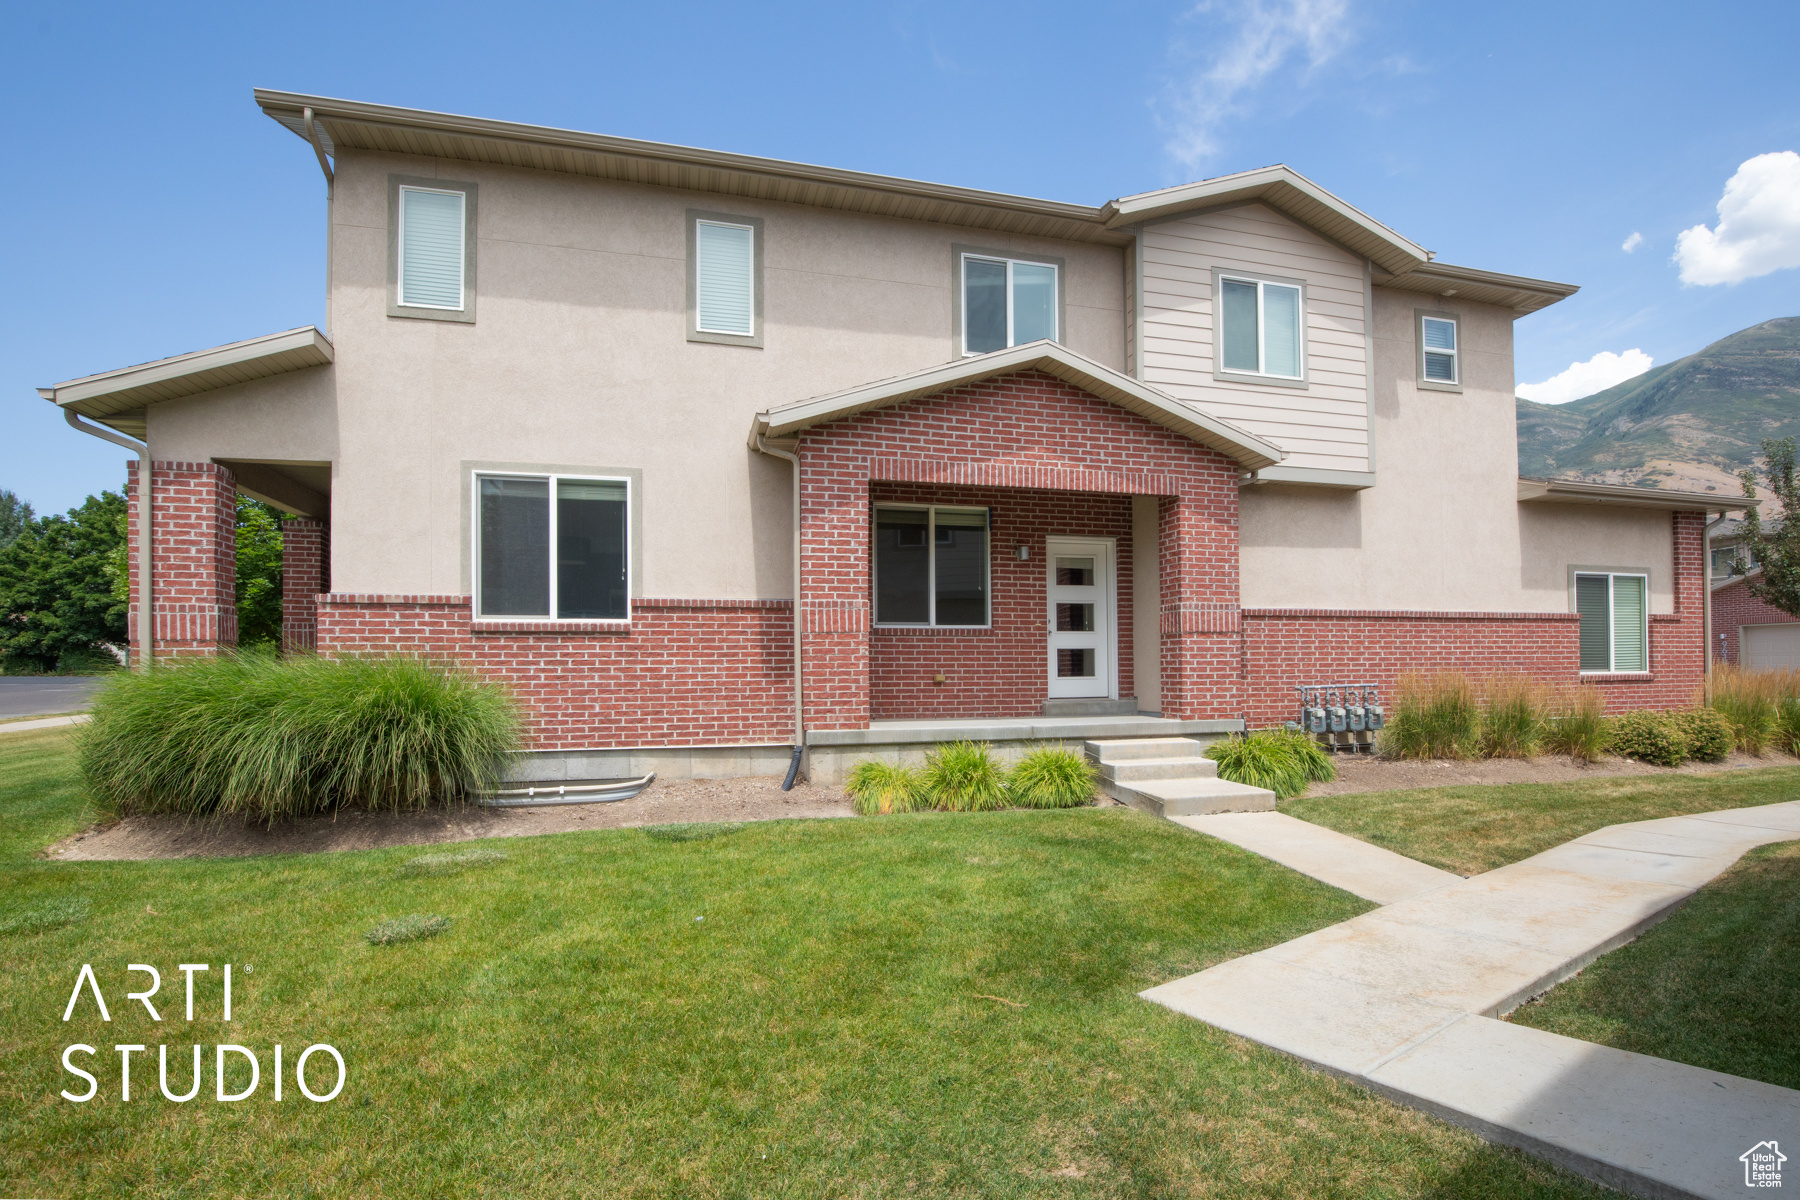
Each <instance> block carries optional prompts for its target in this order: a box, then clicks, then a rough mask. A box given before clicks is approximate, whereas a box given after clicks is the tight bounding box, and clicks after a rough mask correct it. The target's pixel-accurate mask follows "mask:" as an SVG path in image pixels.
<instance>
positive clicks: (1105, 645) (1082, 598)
mask: <svg viewBox="0 0 1800 1200" xmlns="http://www.w3.org/2000/svg"><path fill="white" fill-rule="evenodd" d="M1047 550H1048V553H1047V554H1046V555H1045V557H1046V558H1047V559H1048V560H1049V562H1048V566H1049V571H1048V573H1047V574H1048V579H1047V580H1046V581H1045V582H1046V585H1047V586H1046V591H1047V592H1048V595H1047V597H1046V598H1047V601H1048V605H1049V611H1048V613H1047V614H1046V616H1047V618H1048V619H1047V621H1046V625H1047V627H1048V630H1049V637H1048V640H1049V646H1048V650H1049V661H1048V663H1047V664H1046V665H1047V666H1048V668H1049V669H1048V672H1047V673H1048V676H1049V689H1048V690H1049V694H1050V696H1051V697H1052V698H1092V699H1098V698H1102V697H1106V696H1108V695H1110V694H1111V690H1112V682H1113V681H1112V674H1113V672H1112V666H1111V662H1110V659H1109V655H1110V653H1111V626H1110V622H1111V619H1112V616H1111V614H1112V603H1113V597H1112V586H1113V584H1112V577H1111V576H1112V572H1111V563H1112V546H1111V545H1110V544H1109V543H1107V542H1103V541H1100V540H1098V539H1093V538H1086V539H1073V538H1071V539H1066V540H1065V539H1057V538H1052V539H1049V545H1048V547H1047Z"/></svg>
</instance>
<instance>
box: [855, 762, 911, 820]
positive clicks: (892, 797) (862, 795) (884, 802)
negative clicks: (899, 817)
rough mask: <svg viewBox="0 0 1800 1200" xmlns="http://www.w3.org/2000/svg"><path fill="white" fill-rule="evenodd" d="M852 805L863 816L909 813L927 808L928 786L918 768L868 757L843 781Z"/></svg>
mask: <svg viewBox="0 0 1800 1200" xmlns="http://www.w3.org/2000/svg"><path fill="white" fill-rule="evenodd" d="M844 790H845V791H846V792H848V793H849V794H850V804H851V807H853V808H854V809H855V810H856V814H857V815H858V816H861V817H873V816H877V815H884V814H887V813H909V812H914V811H916V810H918V809H920V808H924V807H926V803H925V784H924V780H923V779H921V778H920V775H919V771H918V769H917V768H916V767H901V766H896V765H894V764H893V763H884V762H879V761H877V760H875V759H872V758H866V759H864V760H863V761H862V762H859V763H857V764H856V765H855V766H854V767H851V768H850V777H849V779H847V780H845V782H844Z"/></svg>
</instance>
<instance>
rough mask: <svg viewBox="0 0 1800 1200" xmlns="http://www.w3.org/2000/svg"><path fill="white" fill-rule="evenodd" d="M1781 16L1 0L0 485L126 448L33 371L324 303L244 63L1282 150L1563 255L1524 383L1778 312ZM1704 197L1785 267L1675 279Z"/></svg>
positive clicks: (1404, 204)
mask: <svg viewBox="0 0 1800 1200" xmlns="http://www.w3.org/2000/svg"><path fill="white" fill-rule="evenodd" d="M422 14H423V15H428V16H429V18H430V20H429V21H425V20H422V19H421V16H422ZM1797 44H1800V4H1794V3H1792V0H1749V2H1743V3H1727V4H1718V5H1694V4H1673V3H1662V4H1656V3H1648V4H1647V3H1641V2H1639V3H1569V2H1568V0H1559V2H1556V3H1508V4H1488V5H1470V4H1443V3H1420V2H1414V0H1391V2H1381V0H1267V2H1263V3H1242V2H1239V3H1202V4H1195V3H1192V2H1191V0H1190V2H1187V3H1164V2H1154V3H1153V2H1149V0H1141V2H1140V0H1114V2H1111V3H1106V2H1098V3H1089V4H1072V3H1060V2H1042V3H1034V4H992V5H985V6H973V5H969V4H967V3H950V2H942V3H939V2H913V3H891V4H882V3H866V4H858V5H845V4H819V5H800V4H793V5H742V4H732V5H704V4H685V5H684V4H677V3H664V4H660V5H644V4H630V5H613V4H570V5H554V4H510V5H495V4H485V5H477V4H456V3H440V4H437V5H433V6H430V8H429V10H421V9H420V8H419V7H418V6H417V5H395V4H384V3H380V2H361V3H355V4H345V3H313V4H308V5H303V6H299V7H295V6H293V5H273V4H271V5H241V4H239V5H231V4H210V5H201V4H178V3H164V4H158V5H143V4H132V5H82V4H67V5H62V6H54V7H53V6H48V5H42V4H32V5H27V4H23V3H18V2H16V0H8V2H7V3H5V4H4V5H0V61H4V65H5V68H6V69H5V70H4V72H3V73H0V101H3V103H4V106H5V111H6V112H7V114H8V116H9V118H10V120H9V121H8V155H7V168H8V170H7V172H6V174H7V180H6V183H7V186H6V187H5V188H4V189H0V212H3V214H4V223H3V225H0V228H4V229H6V230H8V231H9V232H8V234H7V236H6V237H5V239H4V240H3V241H0V280H3V281H4V293H3V295H0V305H3V306H4V314H3V319H0V383H3V384H4V389H3V391H0V488H11V489H12V490H14V491H16V492H18V493H19V494H20V495H21V496H23V497H24V498H25V499H27V500H30V501H31V502H32V503H33V504H34V505H36V506H37V507H38V509H39V510H40V511H47V510H60V509H63V508H67V507H69V506H71V505H73V504H76V503H79V502H80V500H81V499H82V497H83V496H85V495H87V494H88V493H89V492H91V491H94V490H97V489H99V488H102V487H117V486H118V485H119V483H120V482H121V480H122V478H123V467H122V463H123V462H124V456H123V455H122V454H121V453H120V452H119V451H117V450H115V449H113V448H111V447H108V446H105V445H104V444H103V443H100V442H98V441H95V440H94V439H91V438H86V437H82V436H81V435H79V434H76V433H74V432H73V431H71V430H69V429H67V428H66V427H65V426H64V425H63V424H62V422H61V420H60V419H59V417H58V414H57V413H56V412H55V411H54V410H53V409H51V407H50V406H49V405H48V404H46V403H45V402H43V401H42V400H40V399H38V398H37V396H36V393H35V392H34V391H33V388H35V387H38V386H42V385H45V384H50V383H54V382H57V381H60V380H63V379H68V378H72V377H75V376H79V375H85V374H89V373H92V372H96V371H102V370H107V369H111V368H114V367H119V366H124V365H127V364H130V363H135V362H142V361H145V360H148V359H153V358H159V357H163V356H165V355H169V354H176V353H181V352H183V351H188V350H195V349H200V348H203V347H206V346H211V345H217V344H220V343H223V342H229V341H234V340H237V339H240V338H246V337H253V336H255V335H258V334H262V333H268V332H272V331H274V330H277V329H284V328H288V327H291V326H294V325H301V324H306V323H309V322H315V321H318V320H320V319H321V316H322V310H323V290H324V214H325V198H324V185H323V181H322V180H321V178H320V176H319V173H318V167H317V165H316V164H315V163H314V162H313V158H312V155H311V152H310V151H309V150H308V149H307V147H306V146H305V144H304V143H302V142H301V141H300V140H298V139H297V138H295V137H293V136H292V135H290V134H288V133H287V132H285V131H284V130H282V129H281V128H279V127H278V126H276V125H275V124H274V123H273V122H272V121H270V120H268V119H267V118H265V117H264V116H262V115H261V113H260V112H259V111H258V110H257V109H256V107H255V105H254V104H253V103H252V102H251V98H250V89H251V88H252V87H257V86H261V87H273V88H282V89H288V90H293V91H303V92H313V93H318V94H324V95H331V96H341V97H349V98H354V99H359V100H368V101H374V102H378V103H387V104H399V105H407V106H412V107H419V108H430V109H439V110H444V111H449V112H459V113H471V114H475V115H479V116H485V117H494V118H500V119H507V120H517V121H527V122H533V123H539V124H547V125H560V126H566V127H572V128H577V129H586V130H595V131H599V132H606V133H614V134H620V135H624V136H629V137H640V138H650V139H656V140H662V141H670V142H679V143H684V144H688V145H694V146H705V147H712V148H718V149H727V150H735V151H742V152H746V153H752V154H763V155H770V156H774V157H779V158H789V159H798V160H802V161H807V162H816V163H825V164H829V165H833V166H841V167H851V168H857V169H861V170H867V171H877V172H882V173H887V174H894V175H903V176H911V177H914V178H919V179H928V180H936V181H942V182H948V183H956V184H963V185H968V186H973V187H981V188H991V189H995V190H999V191H1008V192H1017V193H1022V194H1026V195H1032V196H1043V197H1049V198H1052V199H1058V200H1068V201H1077V202H1082V203H1090V204H1098V203H1100V202H1103V201H1105V200H1107V199H1109V198H1111V197H1114V196H1120V195H1128V194H1131V193H1134V192H1140V191H1145V190H1149V189H1151V188H1156V187H1162V186H1166V185H1169V184H1173V183H1178V182H1182V181H1184V180H1187V179H1192V178H1201V177H1204V176H1208V175H1217V174H1223V173H1226V172H1230V171H1235V170H1241V169H1244V168H1248V167H1254V166H1261V165H1263V164H1267V163H1272V162H1286V163H1288V164H1290V165H1291V166H1293V167H1295V168H1296V169H1298V170H1300V171H1302V172H1304V173H1305V174H1307V175H1309V176H1311V177H1312V178H1313V179H1315V180H1317V181H1318V182H1319V183H1320V184H1322V185H1323V186H1325V187H1327V188H1329V189H1330V190H1332V191H1334V192H1336V193H1337V194H1338V195H1340V196H1343V197H1344V198H1345V199H1347V200H1349V201H1350V202H1351V203H1353V204H1355V205H1357V206H1359V207H1361V208H1363V209H1364V210H1366V211H1368V212H1369V213H1371V214H1373V215H1374V216H1375V217H1377V218H1378V219H1380V220H1382V221H1384V222H1386V223H1387V224H1389V225H1391V226H1393V227H1394V228H1396V229H1398V230H1400V231H1401V232H1403V233H1405V234H1407V235H1408V236H1410V237H1412V238H1413V239H1415V240H1416V241H1419V242H1421V243H1423V244H1424V245H1426V246H1428V247H1430V248H1431V249H1433V250H1435V251H1437V252H1438V255H1439V257H1440V258H1442V259H1444V260H1445V261H1448V262H1454V263H1459V264H1464V265H1469V266H1476V267H1484V268H1488V269H1491V270H1498V271H1507V272H1513V273H1517V274H1523V275H1535V276H1540V277H1544V278H1550V279H1558V280H1566V281H1569V282H1572V283H1578V284H1581V285H1582V289H1583V290H1582V291H1581V293H1580V294H1579V295H1577V296H1576V297H1574V298H1573V299H1571V300H1568V301H1565V302H1563V303H1561V304H1558V305H1556V306H1555V307H1554V308H1552V309H1550V310H1549V311H1547V312H1543V313H1539V314H1536V315H1534V316H1531V317H1528V318H1526V319H1524V320H1522V321H1520V322H1519V324H1518V327H1517V332H1518V376H1519V380H1520V382H1521V383H1522V384H1528V383H1533V382H1538V381H1543V380H1546V379H1549V378H1550V377H1552V376H1555V375H1557V374H1558V373H1559V372H1562V371H1563V370H1564V369H1565V368H1567V367H1568V366H1569V365H1570V364H1571V363H1575V362H1587V361H1589V360H1591V359H1593V358H1594V356H1595V355H1597V354H1601V353H1610V354H1615V355H1626V353H1627V352H1628V351H1632V350H1636V351H1638V352H1639V354H1640V355H1641V356H1647V357H1648V358H1650V359H1652V360H1654V361H1655V362H1657V363H1662V362H1667V361H1669V360H1671V359H1673V358H1678V357H1680V356H1682V355H1684V354H1688V353H1691V352H1693V351H1694V350H1697V349H1699V348H1700V347H1701V346H1703V345H1705V344H1706V343H1708V342H1710V341H1712V340H1714V339H1716V338H1718V337H1721V336H1723V335H1725V334H1728V333H1731V332H1733V331H1735V330H1737V329H1740V328H1743V327H1744V326H1746V325H1750V324H1753V323H1755V322H1757V321H1762V320H1766V319H1768V318H1770V317H1777V316H1793V315H1796V314H1800V182H1796V181H1797V180H1800V174H1797V172H1800V159H1795V160H1792V162H1791V164H1790V160H1789V159H1788V158H1786V157H1777V158H1762V157H1760V156H1768V155H1782V154H1784V153H1785V154H1792V153H1794V152H1796V151H1800V89H1797V88H1796V87H1795V86H1794V68H1793V64H1792V57H1791V56H1792V49H1793V47H1794V46H1795V45H1797ZM1751 160H1757V161H1758V163H1760V164H1761V166H1760V168H1758V170H1756V171H1747V172H1746V175H1745V176H1743V177H1742V182H1741V185H1740V188H1739V192H1740V196H1739V200H1740V202H1741V203H1740V208H1741V210H1742V211H1741V212H1738V213H1737V214H1736V215H1735V216H1733V217H1732V218H1731V221H1732V224H1731V226H1730V228H1729V229H1721V228H1720V224H1721V217H1720V214H1719V211H1718V205H1719V203H1720V199H1721V196H1722V194H1723V193H1724V191H1725V188H1726V184H1727V181H1728V180H1731V179H1732V178H1733V176H1734V175H1737V173H1738V171H1739V168H1740V166H1741V165H1742V164H1745V163H1747V162H1750V161H1751ZM1790 165H1791V167H1792V169H1790ZM1697 226H1706V227H1707V230H1706V232H1705V233H1704V235H1703V236H1701V235H1696V236H1697V237H1698V239H1699V240H1693V241H1692V244H1691V246H1690V251H1689V255H1688V264H1687V267H1686V273H1687V274H1688V275H1689V277H1690V278H1706V277H1719V278H1726V277H1733V276H1735V275H1741V274H1743V273H1744V272H1745V271H1746V270H1754V269H1756V264H1759V263H1760V264H1762V265H1767V264H1768V263H1770V262H1773V261H1784V262H1790V263H1793V264H1796V265H1790V266H1789V267H1787V268H1785V269H1780V270H1773V271H1770V272H1768V273H1765V274H1761V275H1759V276H1756V277H1753V278H1745V279H1742V280H1741V281H1740V282H1729V283H1727V282H1720V283H1690V284H1684V283H1683V282H1682V274H1683V267H1681V266H1678V265H1677V264H1676V263H1675V262H1673V261H1672V256H1673V255H1674V254H1675V252H1676V248H1677V238H1678V236H1679V235H1680V234H1681V233H1682V231H1684V230H1692V229H1694V228H1695V227H1697ZM1634 233H1636V234H1638V235H1640V237H1641V239H1642V240H1641V244H1638V245H1637V246H1636V248H1635V249H1634V250H1633V251H1631V252H1629V253H1627V252H1626V251H1624V250H1623V249H1621V246H1622V245H1623V243H1624V242H1625V241H1626V240H1627V239H1628V238H1629V237H1630V235H1632V234H1634ZM1747 238H1760V240H1752V241H1746V240H1745V239H1747ZM1734 239H1735V240H1734ZM1746 262H1748V263H1750V264H1752V265H1751V266H1750V267H1745V266H1744V265H1743V264H1744V263H1746ZM1734 263H1735V264H1736V265H1735V266H1734V265H1733V264H1734ZM1632 361H1640V362H1641V360H1632Z"/></svg>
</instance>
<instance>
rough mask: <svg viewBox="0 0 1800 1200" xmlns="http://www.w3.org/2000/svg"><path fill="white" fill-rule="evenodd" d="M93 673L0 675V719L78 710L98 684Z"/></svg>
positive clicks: (98, 677)
mask: <svg viewBox="0 0 1800 1200" xmlns="http://www.w3.org/2000/svg"><path fill="white" fill-rule="evenodd" d="M101 682H102V677H100V676H96V675H46V676H26V677H17V676H5V677H0V720H4V719H6V718H7V717H30V716H36V715H37V714H38V713H66V712H79V711H81V710H82V709H84V708H86V707H87V706H88V697H89V696H91V695H93V693H94V689H95V688H97V687H99V686H100V684H101Z"/></svg>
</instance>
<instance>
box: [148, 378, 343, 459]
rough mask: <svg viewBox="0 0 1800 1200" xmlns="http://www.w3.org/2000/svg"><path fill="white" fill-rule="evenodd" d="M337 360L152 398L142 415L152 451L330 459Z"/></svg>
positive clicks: (334, 451) (177, 455) (159, 454)
mask: <svg viewBox="0 0 1800 1200" xmlns="http://www.w3.org/2000/svg"><path fill="white" fill-rule="evenodd" d="M334 372H335V367H331V366H324V367H308V368H307V369H306V370H304V371H295V372H293V373H292V374H289V375H273V376H270V377H269V378H267V379H253V380H251V381H250V382H249V383H239V384H234V385H233V386H231V387H227V388H220V389H218V390H217V391H213V392H202V393H201V394H199V395H196V396H184V397H182V398H181V399H179V400H167V401H164V402H163V403H161V404H157V405H154V406H153V407H151V409H150V410H149V413H148V414H147V420H146V422H145V424H146V426H147V432H148V434H149V439H150V440H149V445H150V455H151V457H152V458H155V459H158V460H162V461H174V462H209V461H211V460H212V459H215V458H243V459H274V460H279V461H284V462H307V463H314V462H331V461H333V460H334V459H336V458H337V456H338V431H337V387H336V376H335V374H334Z"/></svg>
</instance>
